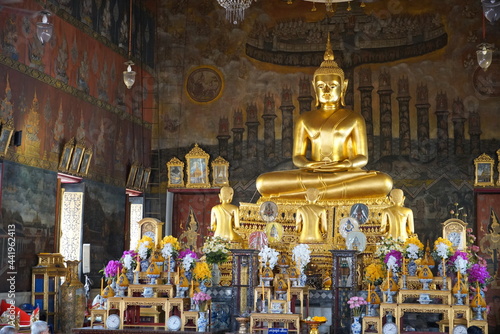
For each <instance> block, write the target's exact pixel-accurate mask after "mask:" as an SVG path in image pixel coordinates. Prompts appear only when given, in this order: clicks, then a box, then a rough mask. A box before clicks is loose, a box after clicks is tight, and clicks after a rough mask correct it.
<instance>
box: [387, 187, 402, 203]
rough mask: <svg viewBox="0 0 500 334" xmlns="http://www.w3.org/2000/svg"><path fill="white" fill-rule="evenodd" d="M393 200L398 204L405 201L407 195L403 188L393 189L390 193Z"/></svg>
mask: <svg viewBox="0 0 500 334" xmlns="http://www.w3.org/2000/svg"><path fill="white" fill-rule="evenodd" d="M389 197H390V199H391V201H392V202H393V203H394V204H396V205H402V204H403V203H404V201H405V195H404V192H403V190H401V189H392V190H391V192H390V193H389Z"/></svg>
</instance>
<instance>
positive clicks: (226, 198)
mask: <svg viewBox="0 0 500 334" xmlns="http://www.w3.org/2000/svg"><path fill="white" fill-rule="evenodd" d="M233 195H234V190H233V188H231V187H222V188H221V189H220V193H219V199H220V201H221V204H218V205H216V206H214V207H213V208H212V212H211V223H210V225H211V228H212V231H214V237H221V238H224V239H227V240H229V241H234V242H239V241H241V240H242V239H241V236H240V235H239V234H238V233H236V232H235V231H234V228H239V227H240V219H239V209H238V207H237V206H236V205H233V204H231V201H232V200H233Z"/></svg>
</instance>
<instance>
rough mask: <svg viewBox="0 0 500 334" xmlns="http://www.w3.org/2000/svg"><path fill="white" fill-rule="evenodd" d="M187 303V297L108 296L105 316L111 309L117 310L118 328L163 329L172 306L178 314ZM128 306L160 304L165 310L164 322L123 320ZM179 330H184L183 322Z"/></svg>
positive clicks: (165, 326)
mask: <svg viewBox="0 0 500 334" xmlns="http://www.w3.org/2000/svg"><path fill="white" fill-rule="evenodd" d="M187 305H189V298H157V297H151V298H143V297H110V298H108V310H107V311H108V312H107V317H109V315H110V314H111V313H112V312H113V310H118V315H119V317H120V327H119V328H120V329H123V328H124V327H133V326H136V327H146V326H153V327H164V329H165V330H167V329H168V327H167V322H168V318H169V317H170V316H171V315H173V314H171V313H172V312H173V311H174V308H177V309H178V311H179V313H180V315H181V316H182V315H183V312H185V311H186V307H187ZM129 306H139V307H140V306H151V307H158V306H161V307H162V309H163V311H164V312H165V323H162V324H158V323H149V322H139V321H135V320H133V319H127V322H125V321H124V320H125V311H126V310H127V308H128V307H129ZM180 330H181V331H183V330H184V322H182V324H181V329H180Z"/></svg>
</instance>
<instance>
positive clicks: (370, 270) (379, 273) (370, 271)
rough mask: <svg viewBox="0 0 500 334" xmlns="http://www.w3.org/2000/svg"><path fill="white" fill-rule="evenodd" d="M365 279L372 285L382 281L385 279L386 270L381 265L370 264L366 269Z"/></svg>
mask: <svg viewBox="0 0 500 334" xmlns="http://www.w3.org/2000/svg"><path fill="white" fill-rule="evenodd" d="M365 278H366V280H367V281H369V282H371V283H375V282H376V281H377V280H382V279H383V278H384V269H383V268H382V265H381V264H380V263H370V264H369V265H368V266H367V267H366V268H365Z"/></svg>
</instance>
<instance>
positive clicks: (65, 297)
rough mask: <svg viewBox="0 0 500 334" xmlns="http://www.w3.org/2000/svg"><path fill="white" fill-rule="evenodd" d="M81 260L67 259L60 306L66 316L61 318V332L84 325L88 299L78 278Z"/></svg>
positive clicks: (68, 331)
mask: <svg viewBox="0 0 500 334" xmlns="http://www.w3.org/2000/svg"><path fill="white" fill-rule="evenodd" d="M79 263H80V261H66V265H67V273H66V280H65V281H64V283H63V284H62V285H61V287H60V307H61V310H64V312H65V313H64V317H61V318H60V330H61V333H71V329H72V328H79V327H82V326H83V320H84V319H85V309H86V303H87V299H86V296H85V288H84V286H83V283H82V282H80V279H79V278H78V264H79Z"/></svg>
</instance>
